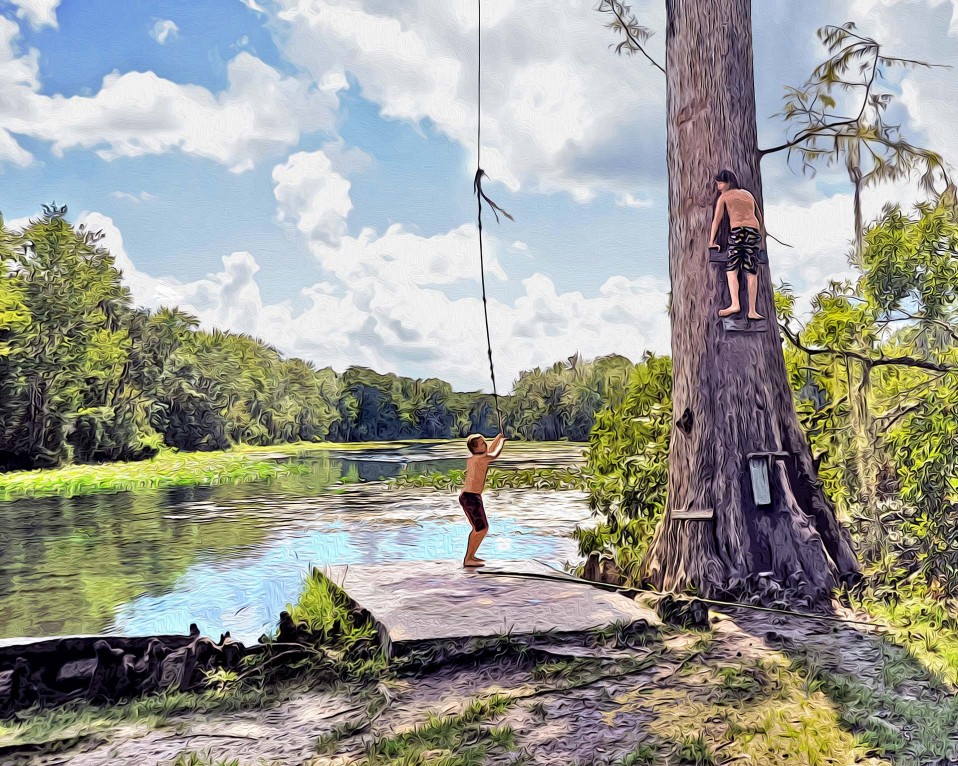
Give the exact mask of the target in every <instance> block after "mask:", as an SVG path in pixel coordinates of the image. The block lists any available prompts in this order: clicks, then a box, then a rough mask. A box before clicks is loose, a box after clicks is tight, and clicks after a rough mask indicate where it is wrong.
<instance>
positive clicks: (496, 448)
mask: <svg viewBox="0 0 958 766" xmlns="http://www.w3.org/2000/svg"><path fill="white" fill-rule="evenodd" d="M505 444H506V437H505V436H503V435H502V434H499V435H498V436H497V437H496V438H495V439H493V440H492V446H490V447H489V453H488V454H489V459H490V460H495V459H496V458H497V457H499V455H500V453H501V452H502V448H503V447H504V446H505Z"/></svg>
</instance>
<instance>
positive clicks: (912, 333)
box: [579, 199, 958, 594]
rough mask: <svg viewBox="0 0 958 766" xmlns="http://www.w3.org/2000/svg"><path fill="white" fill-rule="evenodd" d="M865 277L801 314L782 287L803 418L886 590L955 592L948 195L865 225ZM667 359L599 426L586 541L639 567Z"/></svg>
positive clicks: (955, 373)
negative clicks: (905, 585)
mask: <svg viewBox="0 0 958 766" xmlns="http://www.w3.org/2000/svg"><path fill="white" fill-rule="evenodd" d="M858 271H859V274H858V278H857V279H856V280H855V281H854V282H847V283H841V284H839V283H832V284H830V285H829V286H828V287H827V288H826V289H825V290H823V291H821V292H820V293H819V294H818V295H817V296H816V297H815V299H814V300H813V302H812V312H811V316H810V318H809V319H808V320H807V322H806V323H805V325H804V326H802V327H799V326H797V322H796V320H795V317H794V315H793V310H794V303H795V301H794V297H793V296H792V295H791V294H790V292H789V291H788V290H787V288H783V289H782V290H781V291H780V292H779V293H778V295H777V297H776V302H777V309H778V313H779V320H780V322H781V323H782V327H783V330H784V333H785V336H786V341H785V356H786V363H787V367H788V372H789V377H790V381H791V384H792V388H793V390H794V392H795V397H796V404H797V408H798V414H799V418H800V420H801V422H802V424H803V426H804V428H805V431H806V433H807V435H808V438H809V442H810V444H811V448H812V454H813V457H814V459H815V461H816V463H817V464H818V468H819V475H820V478H821V480H822V481H823V482H824V485H825V488H826V491H827V493H828V495H829V496H830V497H831V499H832V501H833V502H835V503H836V505H837V507H838V510H839V512H840V515H841V516H842V517H843V518H844V519H845V520H846V522H848V523H850V524H851V528H852V531H853V534H854V537H855V541H856V545H857V547H858V549H859V553H860V555H861V556H862V558H863V560H864V563H865V565H866V568H867V571H868V572H869V574H870V575H871V582H872V584H874V585H875V586H876V587H879V588H895V587H898V585H899V584H900V583H901V582H902V581H904V580H906V579H910V580H911V581H916V580H918V581H920V582H922V583H925V584H927V585H929V586H931V587H934V588H940V589H941V591H942V592H943V593H948V594H953V593H956V592H958V531H956V530H958V419H956V414H958V305H956V298H958V287H956V285H958V214H956V211H955V208H954V206H953V205H952V204H951V200H948V199H945V200H943V201H942V202H941V203H939V204H936V205H926V206H920V207H918V208H917V209H916V210H915V211H914V212H912V213H908V212H906V211H903V210H901V209H899V208H888V209H887V210H886V211H885V212H884V213H883V215H882V216H881V217H880V219H879V220H878V221H876V222H875V223H874V224H873V225H872V226H871V227H870V228H869V230H868V231H867V233H866V235H865V237H864V248H863V257H862V263H861V266H860V267H859V268H858ZM669 392H670V379H669V365H668V360H667V359H659V358H655V357H649V358H647V359H645V360H643V361H642V362H641V363H640V364H638V365H636V366H635V367H634V369H633V370H632V373H631V377H630V381H629V388H628V392H627V395H626V398H625V401H624V403H623V404H622V406H621V407H616V406H614V405H611V404H610V405H609V406H607V407H606V408H605V409H604V410H602V411H601V412H600V413H599V414H598V416H597V419H596V427H595V429H594V431H593V433H592V441H591V444H592V447H593V449H592V450H591V451H590V463H589V471H590V473H591V474H592V476H591V478H590V493H591V497H592V502H593V505H594V507H595V508H596V509H598V510H599V511H600V512H601V514H602V516H603V521H602V523H601V524H600V525H599V526H598V528H597V529H595V530H584V531H580V532H579V540H580V547H581V548H582V551H583V553H589V552H591V551H594V550H607V551H609V552H612V553H614V555H615V556H616V558H617V559H618V562H619V564H620V566H622V567H624V568H625V569H626V571H629V572H631V573H633V574H635V573H636V569H635V568H634V567H635V565H636V562H637V561H638V559H639V558H641V555H642V553H643V552H644V550H645V548H646V546H647V545H648V543H649V541H650V539H651V534H652V532H653V530H654V527H655V522H656V520H657V518H658V516H659V515H660V514H661V512H662V510H663V508H664V505H665V498H666V492H667V468H666V459H667V454H668V438H669V428H670V424H671V410H670V401H669V396H670V393H669Z"/></svg>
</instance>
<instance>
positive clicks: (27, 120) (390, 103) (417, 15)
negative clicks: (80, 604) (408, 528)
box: [0, 0, 958, 388]
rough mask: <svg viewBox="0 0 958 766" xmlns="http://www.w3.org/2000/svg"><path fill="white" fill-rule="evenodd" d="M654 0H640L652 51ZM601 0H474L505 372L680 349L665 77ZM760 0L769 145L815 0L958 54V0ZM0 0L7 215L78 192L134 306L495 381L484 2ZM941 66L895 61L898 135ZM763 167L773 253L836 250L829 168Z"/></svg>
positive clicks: (819, 278) (468, 381) (834, 254)
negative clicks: (481, 225) (616, 29)
mask: <svg viewBox="0 0 958 766" xmlns="http://www.w3.org/2000/svg"><path fill="white" fill-rule="evenodd" d="M663 5H664V4H663V3H661V2H658V0H656V2H652V0H644V2H638V3H636V4H635V8H636V11H637V13H639V14H640V15H641V16H642V18H643V20H645V21H647V23H648V24H649V26H651V27H652V28H653V29H656V30H657V31H658V34H657V35H656V37H655V38H653V42H652V45H651V48H652V50H653V51H654V52H655V53H656V55H658V56H659V57H660V58H661V54H662V50H661V46H662V36H663V26H664V25H663V18H662V17H663V10H662V6H663ZM592 6H593V3H592V2H591V1H590V2H579V1H578V0H570V2H569V3H567V4H566V6H564V7H563V8H562V10H560V11H557V10H556V8H555V5H554V4H553V3H547V2H529V3H518V2H517V1H516V0H498V2H489V3H487V4H486V11H485V12H484V14H485V15H484V19H483V28H484V35H485V37H484V54H485V57H486V61H485V63H484V67H485V69H484V75H485V77H484V90H483V99H484V104H485V114H484V123H483V136H484V142H483V157H484V159H483V164H484V166H485V167H486V168H487V170H488V171H489V172H490V174H491V175H492V176H493V178H494V179H495V180H496V181H498V183H491V184H490V185H489V191H490V193H492V194H493V196H494V198H495V199H496V200H497V201H498V202H499V204H501V205H502V206H503V207H505V208H506V209H507V210H509V211H510V212H511V213H512V214H513V215H514V217H515V218H516V221H515V222H514V223H513V222H509V221H504V222H503V223H502V224H500V225H496V224H495V223H494V222H493V221H488V222H487V232H488V233H489V235H490V238H489V248H490V254H491V263H490V273H489V274H488V279H489V287H490V290H491V292H492V296H493V299H494V300H493V304H492V308H493V311H494V314H495V316H494V319H493V328H494V336H495V337H494V340H496V341H497V349H496V350H497V355H498V356H499V357H500V359H501V364H502V366H503V367H504V369H505V370H506V371H507V372H506V374H505V375H503V377H504V378H509V377H510V376H514V375H515V374H516V373H517V372H518V371H519V370H521V369H523V368H527V367H530V366H533V365H538V364H548V363H550V362H552V361H554V360H555V359H559V358H564V357H565V356H569V355H570V354H572V353H574V352H575V351H581V352H583V353H584V354H586V355H587V356H594V355H597V354H602V353H610V352H613V351H617V352H622V353H626V354H628V355H630V356H633V357H637V356H638V355H639V354H641V353H642V351H643V350H645V349H652V350H657V351H664V350H667V348H668V324H667V318H666V317H665V315H664V306H665V298H666V294H667V290H668V283H667V277H668V274H667V255H666V236H667V202H666V178H665V154H664V151H665V147H664V138H665V134H664V84H663V82H662V78H661V76H660V75H659V73H658V72H656V71H655V70H653V69H651V68H649V67H648V66H646V65H644V64H643V63H642V62H641V61H639V60H638V59H632V60H626V59H621V58H617V57H615V56H614V55H613V54H612V53H611V52H610V51H609V48H608V44H609V43H611V42H613V38H612V37H611V36H610V33H609V32H608V30H605V29H603V26H602V24H603V21H604V20H603V18H602V17H600V16H599V15H598V14H596V13H595V12H594V11H593V10H592ZM755 9H756V10H755V35H754V39H755V62H756V81H757V88H758V94H757V95H758V114H759V123H760V137H761V142H762V143H763V144H767V143H770V142H773V141H777V140H778V139H779V138H780V136H781V133H782V129H781V124H780V122H778V121H777V119H776V118H774V117H773V116H772V115H773V114H774V112H775V111H777V109H778V106H779V103H780V97H781V93H782V86H783V85H784V84H786V83H798V82H801V80H802V79H804V77H805V76H806V75H807V74H808V72H809V71H810V70H811V68H812V66H813V65H814V64H815V63H816V61H817V60H819V59H820V58H821V55H822V51H821V48H820V47H819V45H818V43H817V41H816V39H815V36H814V32H815V29H816V28H817V27H819V26H821V25H823V24H825V23H841V22H843V21H846V20H849V19H855V20H857V21H858V22H859V23H860V25H861V26H862V28H863V29H865V30H866V31H867V32H869V33H870V34H873V35H876V36H880V37H881V39H882V41H883V42H885V41H886V40H887V42H888V44H889V46H890V47H892V48H894V47H896V46H900V47H902V48H904V49H903V50H902V51H901V52H902V54H903V55H911V56H916V57H919V58H921V57H926V58H932V59H934V60H936V61H940V62H941V63H949V62H952V61H954V62H955V63H958V53H956V47H955V38H954V37H953V36H952V26H953V25H952V24H951V19H952V14H953V12H954V4H953V3H952V2H950V0H927V1H923V2H919V1H918V0H913V1H911V2H905V1H904V0H902V1H901V2H898V1H897V0H812V1H811V2H803V3H801V4H795V3H791V2H784V0H783V1H782V2H773V1H769V2H762V3H756V4H755ZM0 16H2V17H3V18H2V23H0V49H2V50H0V79H2V80H3V81H4V84H2V85H0V172H2V175H3V183H2V185H0V211H2V213H3V216H4V219H5V220H7V221H14V222H16V221H18V220H22V219H24V218H27V217H29V216H31V215H36V214H37V213H38V212H39V210H40V205H41V204H42V203H48V202H51V201H54V200H55V201H56V202H58V203H61V204H63V203H65V204H67V205H68V206H69V209H70V215H71V217H73V219H74V220H77V221H78V222H79V220H80V219H81V218H82V219H83V220H85V221H87V222H88V223H92V224H95V225H97V226H99V227H100V228H102V229H103V230H104V231H105V233H107V235H108V236H107V239H106V240H104V241H105V242H106V243H107V244H108V246H109V247H110V248H111V250H112V251H113V252H114V255H115V256H116V257H117V262H118V264H119V265H120V267H121V268H122V269H123V271H124V276H125V278H126V279H127V282H128V284H129V285H130V287H131V289H132V290H133V294H134V297H135V299H136V300H137V302H139V303H141V304H142V305H145V306H148V307H151V308H155V307H157V306H159V305H164V304H166V305H168V304H170V303H176V304H178V305H180V306H182V307H183V308H185V309H187V310H191V311H193V312H194V313H196V314H197V315H198V316H199V318H200V319H201V320H202V322H203V323H204V325H206V326H220V327H224V329H234V330H237V331H244V332H252V333H254V334H256V335H259V336H260V337H263V338H264V339H265V340H267V341H269V342H270V343H273V344H274V345H276V346H278V347H279V348H281V349H282V350H284V351H286V352H288V353H291V354H297V355H300V356H304V357H307V358H309V359H311V360H312V361H315V362H316V363H318V364H321V365H325V364H331V365H332V366H334V367H336V368H337V369H342V368H344V367H345V366H347V365H348V364H351V363H361V364H370V365H372V366H375V367H377V368H379V369H382V370H392V371H396V372H400V373H404V374H410V375H416V376H425V375H437V376H440V377H446V378H447V379H449V380H451V381H452V382H454V383H455V384H457V385H459V386H461V387H468V388H478V387H483V388H488V386H487V384H486V382H485V367H484V359H483V355H484V354H483V340H484V338H483V336H482V328H481V314H480V313H479V303H478V300H477V299H478V294H479V293H478V281H477V280H478V261H477V258H478V254H477V251H476V242H475V228H474V221H475V203H474V199H473V197H472V194H471V178H472V174H473V172H474V169H475V164H474V163H475V143H474V136H475V119H476V117H475V112H474V103H475V88H474V85H473V83H474V80H475V68H474V67H475V48H474V40H475V5H474V3H472V2H470V1H469V0H465V2H460V1H459V0H454V1H453V0H450V1H449V2H448V3H443V4H442V5H441V6H437V5H436V4H435V3H429V2H426V0H408V2H404V3H395V2H384V0H340V1H339V2H319V0H274V1H273V2H266V1H265V0H263V2H256V0H215V1H214V0H204V1H203V2H169V1H166V2H162V3H161V2H145V1H142V0H136V1H124V2H121V1H120V0H63V1H62V2H58V1H57V0H16V2H0ZM545 28H548V29H549V30H550V34H549V35H543V34H542V33H541V30H542V29H545ZM786 30H787V31H786ZM952 79H953V75H951V74H947V73H944V72H943V70H938V71H936V72H933V73H921V74H916V75H908V76H906V77H905V78H904V80H902V81H900V82H895V83H891V84H889V85H888V89H889V90H890V91H891V92H894V93H895V95H896V97H897V98H898V106H897V107H896V109H898V110H899V111H898V113H899V114H900V115H901V117H902V120H903V122H904V124H905V127H906V128H909V129H910V130H911V133H910V135H912V136H913V137H915V138H916V139H917V140H921V141H924V142H925V143H933V144H934V145H935V148H938V149H939V150H940V151H942V152H944V153H945V155H946V158H947V157H951V156H953V155H954V154H956V152H955V149H956V148H958V147H956V141H955V139H954V138H953V137H951V136H950V134H948V133H947V132H945V131H940V130H939V129H938V126H939V125H941V124H947V123H946V120H948V119H950V118H951V117H958V115H952V114H951V112H953V111H955V107H954V106H953V103H954V102H955V99H953V98H948V97H947V94H948V87H947V86H949V85H950V83H951V82H952ZM943 86H945V87H943ZM765 189H766V201H767V204H768V206H769V209H768V210H767V218H768V220H769V225H770V228H771V229H772V231H773V233H776V234H778V235H779V236H780V237H782V238H789V239H790V240H794V242H793V244H795V245H796V247H795V248H792V250H790V251H787V252H785V251H783V252H781V253H780V254H778V255H779V263H778V272H777V275H778V276H780V277H781V278H784V279H787V280H788V281H789V282H790V283H792V284H794V285H797V287H798V288H799V290H800V292H803V293H808V294H810V293H812V292H814V291H815V290H817V289H820V288H821V287H823V286H824V284H825V282H826V281H827V279H828V278H829V277H831V276H837V275H842V274H844V273H847V264H846V262H845V257H844V251H845V247H846V244H847V239H848V236H849V232H848V222H847V220H845V217H847V216H846V214H847V208H848V204H849V203H848V200H849V189H848V188H847V184H846V183H845V182H844V179H843V178H842V177H841V174H840V173H835V172H824V173H822V174H820V175H819V176H818V177H817V178H815V179H811V180H809V179H804V178H802V177H801V176H799V175H796V174H794V173H792V172H791V171H789V170H788V168H786V167H785V165H784V163H783V162H782V160H781V159H779V158H776V159H774V160H773V161H771V162H770V163H769V164H768V166H767V167H766V168H765ZM900 192H901V190H897V191H895V192H894V193H900ZM890 193H891V192H890ZM884 199H885V197H881V196H880V195H878V194H876V195H874V199H873V200H870V201H869V203H868V204H869V205H870V206H871V207H870V208H869V209H875V210H877V209H880V207H881V204H880V203H882V202H883V201H884ZM810 222H814V225H813V226H810V225H809V224H810ZM775 256H776V253H773V258H774V257H775Z"/></svg>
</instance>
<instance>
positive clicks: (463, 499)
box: [459, 434, 506, 567]
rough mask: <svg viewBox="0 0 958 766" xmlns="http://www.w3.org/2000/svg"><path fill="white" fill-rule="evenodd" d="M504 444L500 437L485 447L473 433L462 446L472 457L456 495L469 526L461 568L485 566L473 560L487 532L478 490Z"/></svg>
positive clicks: (479, 490) (482, 562) (484, 512)
mask: <svg viewBox="0 0 958 766" xmlns="http://www.w3.org/2000/svg"><path fill="white" fill-rule="evenodd" d="M505 443H506V440H505V437H504V436H503V435H502V434H499V435H498V436H497V437H496V438H495V439H493V440H492V445H488V444H486V440H485V439H484V438H483V437H482V436H481V435H479V434H473V435H472V436H470V437H469V438H468V439H466V447H468V448H469V451H470V452H471V453H472V455H470V457H469V459H468V460H466V483H465V486H464V487H463V488H462V494H460V495H459V504H460V505H461V506H462V510H463V511H465V513H466V518H467V519H469V523H470V524H471V525H472V532H470V533H469V542H468V544H467V545H466V557H465V559H463V562H462V565H463V566H464V567H481V566H482V565H483V564H484V563H485V561H483V560H482V559H480V558H476V552H477V551H478V550H479V545H480V543H482V540H483V538H484V537H485V536H486V533H487V532H488V531H489V522H488V521H486V510H485V508H483V505H482V490H483V489H485V487H486V473H487V472H488V470H489V463H491V462H492V461H493V460H495V459H496V458H497V457H499V455H500V453H501V452H502V447H503V445H505Z"/></svg>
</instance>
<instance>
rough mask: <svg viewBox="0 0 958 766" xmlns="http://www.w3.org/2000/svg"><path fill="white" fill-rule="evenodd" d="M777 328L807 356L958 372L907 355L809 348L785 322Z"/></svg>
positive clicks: (936, 363)
mask: <svg viewBox="0 0 958 766" xmlns="http://www.w3.org/2000/svg"><path fill="white" fill-rule="evenodd" d="M779 327H780V328H781V330H782V333H783V334H784V335H785V338H786V339H787V340H788V342H789V343H791V344H792V345H793V346H794V347H795V348H797V349H798V350H799V351H801V352H803V353H805V354H807V355H808V356H823V355H824V356H831V357H838V358H841V359H854V360H856V361H858V362H861V363H862V364H863V365H864V366H865V367H867V368H868V369H872V368H875V367H884V366H893V365H894V366H899V367H912V368H916V369H921V370H929V371H931V372H944V373H954V372H958V366H956V365H950V364H941V363H939V362H933V361H930V360H928V359H919V358H918V357H915V356H909V355H901V356H886V355H885V354H883V353H882V354H879V355H878V356H877V357H873V356H866V355H865V354H861V353H858V352H857V351H851V350H849V349H836V348H828V347H824V348H813V347H811V346H807V345H805V343H803V342H802V339H801V337H800V335H799V333H797V332H795V331H794V330H793V329H792V328H791V326H790V325H789V323H788V322H787V321H786V322H781V323H779Z"/></svg>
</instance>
